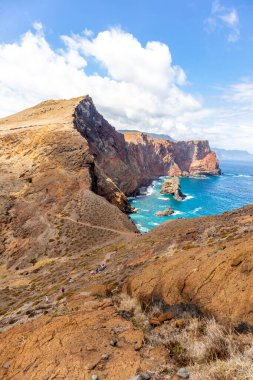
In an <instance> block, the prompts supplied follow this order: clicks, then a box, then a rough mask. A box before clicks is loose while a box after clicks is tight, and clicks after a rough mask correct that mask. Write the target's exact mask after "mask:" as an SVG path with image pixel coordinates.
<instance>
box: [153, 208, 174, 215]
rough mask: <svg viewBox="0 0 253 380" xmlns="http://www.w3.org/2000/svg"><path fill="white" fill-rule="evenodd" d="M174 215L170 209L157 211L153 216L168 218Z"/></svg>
mask: <svg viewBox="0 0 253 380" xmlns="http://www.w3.org/2000/svg"><path fill="white" fill-rule="evenodd" d="M172 214H174V211H173V210H172V208H171V207H168V208H166V210H163V211H158V212H157V213H156V214H155V215H156V216H169V215H172Z"/></svg>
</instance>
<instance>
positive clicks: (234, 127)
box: [0, 0, 253, 152]
mask: <svg viewBox="0 0 253 380" xmlns="http://www.w3.org/2000/svg"><path fill="white" fill-rule="evenodd" d="M252 16H253V1H251V0H240V1H239V0H219V1H218V0H177V1H172V0H171V1H170V0H167V1H165V0H156V1H153V0H149V1H147V0H146V1H143V0H135V1H132V0H127V1H116V0H114V1H112V0H111V1H109V0H100V1H99V0H92V1H91V0H90V1H86V0H82V1H81V0H73V1H71V2H70V1H64V0H61V1H59V0H51V1H49V0H43V1H37V0H33V1H30V0H18V1H14V0H8V1H7V0H2V1H1V0H0V82H1V85H2V86H1V87H2V89H1V88H0V104H1V106H0V115H2V116H5V115H7V114H8V113H12V112H16V111H19V110H20V109H22V108H24V107H28V106H30V105H33V104H35V103H37V102H39V101H41V100H45V99H46V98H51V97H55V98H60V97H65V98H66V97H72V96H78V95H84V94H86V93H87V92H89V93H90V94H91V95H92V97H93V99H94V102H95V104H96V105H97V107H98V109H99V110H100V111H101V112H103V114H104V115H105V116H106V117H107V118H108V119H109V121H110V122H112V123H113V125H114V126H115V127H118V128H129V129H142V130H147V131H149V130H150V131H154V132H158V133H159V132H161V133H164V132H167V133H168V134H171V135H172V136H173V137H174V138H177V139H184V138H186V139H190V138H193V139H199V138H201V139H205V138H207V139H209V140H210V142H211V144H212V145H213V146H219V147H225V148H238V149H247V150H249V151H251V152H253V138H252V137H253V100H252V99H253V49H252V47H253V46H252V45H253V24H252ZM85 30H86V32H85V33H84V31H85ZM63 36H64V37H63ZM153 41H155V44H153V43H152V42H153ZM150 42H151V45H149V43H150ZM166 65H167V66H166ZM83 73H84V74H83ZM53 86H54V87H53Z"/></svg>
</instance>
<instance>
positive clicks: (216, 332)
mask: <svg viewBox="0 0 253 380" xmlns="http://www.w3.org/2000/svg"><path fill="white" fill-rule="evenodd" d="M146 338H147V341H148V343H149V344H150V345H152V346H156V345H160V344H162V345H164V346H165V347H166V348H167V349H168V353H169V356H170V358H171V360H172V362H173V363H174V364H175V365H177V366H187V367H188V369H189V371H190V373H191V379H192V380H203V379H205V380H233V379H236V380H250V379H253V365H252V363H253V344H252V343H251V345H250V348H249V347H248V348H246V349H245V347H247V345H245V343H244V342H243V340H242V339H239V337H238V336H237V335H235V334H234V333H232V331H231V330H230V329H226V328H225V327H224V326H222V325H220V324H219V323H217V322H216V321H215V320H214V319H203V320H198V319H196V318H193V319H190V320H188V321H187V323H186V326H185V328H183V329H179V328H175V327H173V324H166V325H163V326H161V327H159V328H156V329H153V330H152V331H151V332H150V333H148V334H147V337H146Z"/></svg>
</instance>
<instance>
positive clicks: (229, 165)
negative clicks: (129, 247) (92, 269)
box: [130, 161, 253, 232]
mask: <svg viewBox="0 0 253 380" xmlns="http://www.w3.org/2000/svg"><path fill="white" fill-rule="evenodd" d="M220 166H221V170H222V175H221V176H220V177H211V176H206V177H204V178H181V189H182V191H183V193H184V194H186V195H187V197H186V199H185V200H184V201H181V202H178V201H175V200H174V199H173V197H172V196H170V195H163V194H160V190H161V187H162V184H163V181H164V179H165V178H166V177H161V178H159V179H157V180H155V181H153V183H152V185H151V186H149V187H148V189H147V195H140V196H137V197H135V198H130V202H131V204H132V206H134V207H136V208H138V210H139V211H138V213H136V214H131V215H130V216H131V219H132V220H133V221H134V222H135V224H136V225H137V227H138V228H139V230H140V231H141V232H147V231H149V230H151V229H152V228H154V227H157V226H158V225H159V224H162V223H164V222H165V221H166V220H171V219H177V218H195V217H198V216H203V215H215V214H221V213H223V212H225V211H229V210H232V209H235V208H238V207H241V206H245V205H247V204H249V203H253V162H252V163H245V162H229V161H223V162H221V164H220ZM167 207H171V208H172V209H173V210H174V211H175V214H173V215H171V216H166V217H164V216H156V215H155V213H156V212H157V211H161V210H165V209H166V208H167Z"/></svg>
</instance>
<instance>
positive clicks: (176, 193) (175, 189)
mask: <svg viewBox="0 0 253 380" xmlns="http://www.w3.org/2000/svg"><path fill="white" fill-rule="evenodd" d="M161 194H170V195H173V197H174V199H175V200H176V201H182V200H183V199H185V197H186V196H185V195H184V194H183V193H182V191H181V186H180V180H179V178H178V177H172V178H170V179H166V180H165V181H164V183H163V186H162V190H161Z"/></svg>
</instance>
